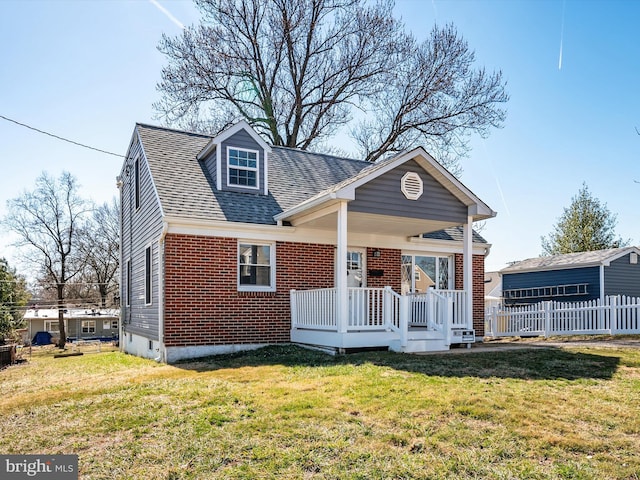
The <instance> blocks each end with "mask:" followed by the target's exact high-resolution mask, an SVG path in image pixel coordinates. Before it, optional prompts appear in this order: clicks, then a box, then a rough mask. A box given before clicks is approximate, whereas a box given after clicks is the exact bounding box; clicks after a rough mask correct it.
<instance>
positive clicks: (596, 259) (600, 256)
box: [500, 247, 640, 273]
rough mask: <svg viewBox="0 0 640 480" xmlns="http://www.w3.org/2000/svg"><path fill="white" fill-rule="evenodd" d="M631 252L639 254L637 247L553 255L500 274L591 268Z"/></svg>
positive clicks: (517, 264)
mask: <svg viewBox="0 0 640 480" xmlns="http://www.w3.org/2000/svg"><path fill="white" fill-rule="evenodd" d="M629 252H636V253H639V252H640V250H638V248H637V247H626V248H609V249H607V250H595V251H592V252H579V253H565V254H562V255H551V256H549V257H537V258H528V259H527V260H522V261H520V262H516V263H514V264H512V265H509V266H508V267H506V268H503V269H502V270H500V273H517V272H525V271H537V270H559V269H564V268H574V267H575V268H577V267H589V266H594V265H602V264H604V263H606V262H608V261H611V260H613V259H615V258H618V257H620V256H623V255H626V254H627V253H629Z"/></svg>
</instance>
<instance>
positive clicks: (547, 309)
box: [544, 302, 553, 338]
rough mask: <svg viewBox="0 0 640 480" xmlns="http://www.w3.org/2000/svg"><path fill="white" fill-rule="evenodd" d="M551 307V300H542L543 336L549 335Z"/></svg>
mask: <svg viewBox="0 0 640 480" xmlns="http://www.w3.org/2000/svg"><path fill="white" fill-rule="evenodd" d="M552 309H553V302H544V338H547V337H548V336H549V332H550V331H551V324H552V321H551V310H552Z"/></svg>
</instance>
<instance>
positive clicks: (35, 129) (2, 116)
mask: <svg viewBox="0 0 640 480" xmlns="http://www.w3.org/2000/svg"><path fill="white" fill-rule="evenodd" d="M0 118H2V119H3V120H6V121H7V122H12V123H15V124H16V125H20V126H21V127H25V128H28V129H29V130H34V131H36V132H38V133H42V134H44V135H49V136H50V137H53V138H57V139H58V140H62V141H63V142H69V143H73V144H74V145H78V146H79V147H84V148H88V149H89V150H95V151H96V152H100V153H106V154H107V155H113V156H114V157H118V158H124V155H119V154H117V153H113V152H108V151H107V150H101V149H99V148H96V147H91V146H89V145H85V144H84V143H79V142H75V141H73V140H69V139H68V138H64V137H60V136H59V135H55V134H53V133H49V132H45V131H44V130H40V129H39V128H35V127H32V126H30V125H27V124H25V123H20V122H18V121H17V120H13V119H12V118H8V117H5V116H4V115H0Z"/></svg>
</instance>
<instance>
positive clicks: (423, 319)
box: [291, 287, 469, 344]
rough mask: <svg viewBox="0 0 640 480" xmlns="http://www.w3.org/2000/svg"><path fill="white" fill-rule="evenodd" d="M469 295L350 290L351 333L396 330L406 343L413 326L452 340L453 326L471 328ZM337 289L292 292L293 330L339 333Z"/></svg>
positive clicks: (349, 322)
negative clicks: (468, 313) (467, 314)
mask: <svg viewBox="0 0 640 480" xmlns="http://www.w3.org/2000/svg"><path fill="white" fill-rule="evenodd" d="M465 295H466V292H463V291H458V290H433V289H430V290H429V291H428V292H427V293H423V294H417V295H407V296H402V295H398V294H397V293H396V292H394V291H393V290H392V289H391V287H385V288H349V289H348V298H349V308H348V311H349V317H348V319H347V325H346V329H347V332H360V331H393V332H396V333H398V334H400V337H401V343H402V342H405V344H406V338H407V332H408V329H409V327H426V328H427V329H428V330H432V331H439V332H441V333H442V335H443V336H444V337H443V338H448V336H449V335H450V330H451V328H452V327H456V326H459V327H460V328H469V327H468V325H467V322H466V317H465V314H464V312H465V310H464V308H465V298H466V297H465ZM336 312H337V293H336V289H335V288H323V289H316V290H292V291H291V327H292V329H314V330H328V331H338V330H339V325H338V318H337V313H336Z"/></svg>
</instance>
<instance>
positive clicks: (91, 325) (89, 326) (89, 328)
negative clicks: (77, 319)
mask: <svg viewBox="0 0 640 480" xmlns="http://www.w3.org/2000/svg"><path fill="white" fill-rule="evenodd" d="M82 333H96V321H95V320H83V321H82Z"/></svg>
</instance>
